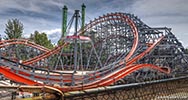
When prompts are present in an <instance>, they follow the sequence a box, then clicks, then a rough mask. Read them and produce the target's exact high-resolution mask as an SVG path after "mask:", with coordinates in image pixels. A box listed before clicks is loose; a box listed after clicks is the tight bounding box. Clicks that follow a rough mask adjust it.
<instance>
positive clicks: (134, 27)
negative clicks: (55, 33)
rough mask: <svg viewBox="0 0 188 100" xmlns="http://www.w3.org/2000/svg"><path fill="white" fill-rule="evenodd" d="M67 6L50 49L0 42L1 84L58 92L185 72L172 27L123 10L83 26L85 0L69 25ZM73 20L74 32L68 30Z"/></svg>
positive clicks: (23, 42) (185, 62) (13, 41)
mask: <svg viewBox="0 0 188 100" xmlns="http://www.w3.org/2000/svg"><path fill="white" fill-rule="evenodd" d="M67 10H68V9H67V8H66V6H65V7H64V8H63V25H62V33H63V34H62V39H61V40H62V44H61V45H58V46H56V47H55V48H54V49H52V50H49V49H47V48H45V47H43V46H40V45H37V44H35V43H33V42H31V41H29V40H26V39H11V40H2V41H0V75H1V80H2V81H4V82H7V83H6V84H9V83H8V82H10V85H9V86H7V85H5V86H1V87H0V88H3V89H7V90H9V89H17V91H21V92H30V93H43V92H46V93H49V94H50V93H52V94H58V95H61V96H62V95H63V93H67V92H71V91H83V90H87V89H93V88H98V87H105V86H118V85H122V84H133V83H142V82H151V81H161V80H164V79H173V78H178V77H182V76H186V74H187V73H188V70H187V69H188V67H187V65H188V59H187V56H186V54H185V53H184V51H185V49H184V47H183V46H182V44H181V43H180V42H179V41H178V40H177V38H176V37H175V35H174V34H173V33H172V32H171V29H170V28H167V27H159V28H152V27H149V26H148V25H146V24H145V23H144V22H142V21H141V20H140V19H139V18H138V17H137V16H135V15H133V14H129V13H124V12H123V13H122V12H115V13H108V14H105V15H103V16H99V17H98V18H96V19H94V20H93V21H90V22H89V23H88V24H86V25H85V24H84V23H85V6H84V5H83V6H82V13H81V16H80V13H79V10H75V13H74V14H73V16H72V18H71V20H70V22H69V23H68V24H67ZM80 17H81V19H82V25H81V27H79V25H78V23H79V21H80ZM72 24H75V27H74V29H75V32H74V33H73V35H68V33H69V31H70V28H71V26H72ZM11 84H12V85H11ZM51 97H53V96H51Z"/></svg>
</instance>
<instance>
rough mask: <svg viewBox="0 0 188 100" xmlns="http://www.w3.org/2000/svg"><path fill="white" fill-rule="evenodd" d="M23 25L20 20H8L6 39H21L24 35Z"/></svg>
mask: <svg viewBox="0 0 188 100" xmlns="http://www.w3.org/2000/svg"><path fill="white" fill-rule="evenodd" d="M23 29H24V28H23V24H22V23H21V22H20V21H19V20H18V19H12V20H8V22H7V24H6V28H5V34H6V35H7V37H6V38H5V39H14V38H21V37H22V33H23Z"/></svg>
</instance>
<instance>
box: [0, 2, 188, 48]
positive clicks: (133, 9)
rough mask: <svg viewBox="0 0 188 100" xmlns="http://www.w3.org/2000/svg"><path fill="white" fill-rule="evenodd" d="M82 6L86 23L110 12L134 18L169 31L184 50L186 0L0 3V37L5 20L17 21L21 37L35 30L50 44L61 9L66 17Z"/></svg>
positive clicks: (187, 41)
mask: <svg viewBox="0 0 188 100" xmlns="http://www.w3.org/2000/svg"><path fill="white" fill-rule="evenodd" d="M82 3H85V5H86V7H87V8H86V20H87V21H89V20H92V19H93V18H98V16H102V15H103V14H106V13H110V12H126V13H132V14H135V15H137V16H138V17H139V18H141V19H142V21H143V22H144V23H146V24H147V25H149V26H151V27H164V26H166V27H170V28H172V32H173V33H174V34H175V35H176V37H177V38H178V39H179V40H180V41H181V42H182V43H183V45H184V46H185V47H188V0H0V34H1V35H2V36H4V30H5V24H6V23H7V21H8V19H12V18H17V19H19V20H20V21H21V22H22V23H23V25H24V34H23V35H24V36H25V37H29V36H30V34H31V33H33V32H34V31H35V30H37V31H40V32H46V33H47V34H48V36H49V38H50V39H51V40H52V42H54V43H55V42H56V41H57V40H59V38H60V36H61V33H60V32H61V19H62V18H61V17H62V13H61V9H62V7H63V6H64V5H66V6H67V7H68V12H69V16H68V17H71V15H72V14H73V12H74V10H75V9H81V5H82Z"/></svg>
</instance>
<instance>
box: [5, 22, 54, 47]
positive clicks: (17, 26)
mask: <svg viewBox="0 0 188 100" xmlns="http://www.w3.org/2000/svg"><path fill="white" fill-rule="evenodd" d="M5 25H6V28H5V31H4V32H5V34H6V36H5V37H4V39H5V40H8V39H19V38H24V37H23V30H24V26H23V24H22V23H21V22H20V21H19V20H18V19H9V20H8V22H7V23H6V24H5ZM28 39H29V40H30V41H33V42H35V43H36V44H39V45H42V46H44V47H46V48H49V49H52V48H53V47H54V45H53V44H52V42H51V40H49V39H48V36H47V34H46V33H45V32H41V33H40V32H38V31H35V32H34V33H31V35H30V37H29V38H28Z"/></svg>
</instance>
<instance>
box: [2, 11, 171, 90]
mask: <svg viewBox="0 0 188 100" xmlns="http://www.w3.org/2000/svg"><path fill="white" fill-rule="evenodd" d="M113 16H116V17H115V18H114V17H113ZM109 20H120V21H123V22H124V23H127V24H128V25H129V26H130V27H131V29H132V33H133V36H134V41H133V45H132V48H131V50H130V52H129V54H128V55H127V56H126V57H125V58H124V60H122V61H121V62H120V63H119V64H118V65H117V66H115V68H117V70H115V71H114V72H111V73H107V74H105V76H103V77H102V76H101V73H100V72H94V73H95V74H96V76H95V77H97V80H94V79H92V78H89V80H92V81H91V82H90V83H86V84H82V85H80V84H77V83H79V82H80V81H82V80H84V78H79V79H76V80H75V84H76V85H75V86H66V87H57V88H58V89H60V90H62V91H65V92H66V91H75V90H82V89H89V88H95V87H100V86H107V85H111V84H113V83H114V82H116V81H118V80H119V79H121V78H124V77H126V76H127V75H129V74H130V73H132V72H134V71H137V70H140V69H143V68H146V67H148V68H151V69H155V70H158V71H160V72H163V73H166V74H168V73H170V69H168V68H163V67H159V66H156V65H152V64H133V63H134V62H136V61H137V60H139V59H141V58H142V57H143V56H144V55H146V54H147V53H149V52H150V51H151V50H152V49H153V48H155V47H156V46H157V45H158V44H159V43H160V42H161V40H162V39H163V36H162V37H160V38H159V39H158V40H157V41H156V42H155V43H153V44H151V45H150V46H149V47H148V48H147V49H146V50H145V51H144V52H142V53H141V54H139V55H137V56H136V57H134V58H131V57H132V55H133V54H134V53H135V50H136V48H137V45H138V37H139V36H138V31H137V28H136V26H135V24H134V22H133V21H132V20H131V19H130V18H129V17H128V16H126V15H125V14H123V13H112V14H107V15H106V16H103V17H100V18H99V19H95V20H94V21H93V22H91V23H89V24H88V25H86V27H85V29H84V31H79V32H78V33H79V34H83V33H84V32H85V31H87V30H89V29H90V28H92V27H93V26H95V25H97V24H99V23H102V22H105V21H109ZM6 41H7V42H6V43H7V44H3V42H0V47H3V46H6V45H10V44H24V45H28V46H32V47H35V48H37V49H39V50H42V51H45V53H43V54H41V55H39V56H36V57H34V58H32V59H29V60H26V61H24V62H23V64H26V65H29V64H32V63H35V62H37V61H40V60H41V59H44V58H47V57H49V56H50V55H52V54H56V53H58V52H59V51H60V50H61V49H62V48H63V47H65V46H67V45H68V43H65V44H63V45H61V46H58V47H56V48H55V49H53V50H47V49H45V48H43V47H41V46H38V45H36V44H33V43H30V42H28V41H26V40H17V42H15V40H6ZM125 64H126V66H124V67H121V68H118V67H119V66H123V65H125ZM0 73H1V74H3V75H4V76H5V77H6V78H8V79H10V80H13V81H16V82H20V83H24V84H27V85H43V84H40V83H37V82H35V81H33V80H31V79H29V78H28V77H29V76H30V74H29V73H26V72H21V71H20V72H18V73H14V72H12V71H11V70H10V69H7V68H6V67H4V66H0ZM24 76H25V77H24ZM69 77H70V76H69ZM35 78H37V79H43V80H45V79H46V78H45V77H41V76H37V75H35ZM50 80H51V81H59V82H61V81H63V82H70V81H72V80H71V78H70V79H69V80H60V79H56V80H55V79H53V78H51V79H50Z"/></svg>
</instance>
